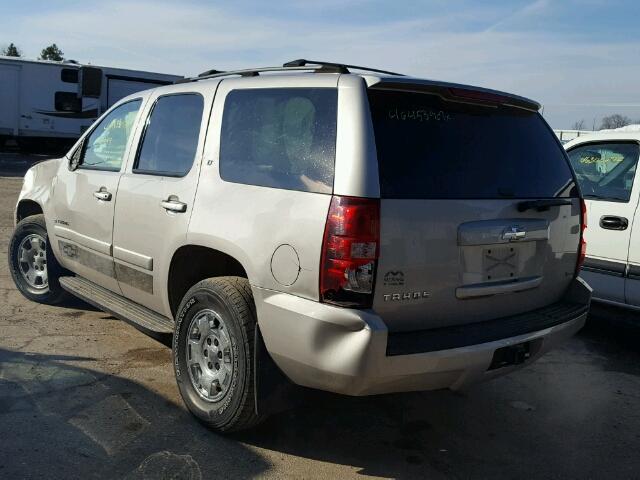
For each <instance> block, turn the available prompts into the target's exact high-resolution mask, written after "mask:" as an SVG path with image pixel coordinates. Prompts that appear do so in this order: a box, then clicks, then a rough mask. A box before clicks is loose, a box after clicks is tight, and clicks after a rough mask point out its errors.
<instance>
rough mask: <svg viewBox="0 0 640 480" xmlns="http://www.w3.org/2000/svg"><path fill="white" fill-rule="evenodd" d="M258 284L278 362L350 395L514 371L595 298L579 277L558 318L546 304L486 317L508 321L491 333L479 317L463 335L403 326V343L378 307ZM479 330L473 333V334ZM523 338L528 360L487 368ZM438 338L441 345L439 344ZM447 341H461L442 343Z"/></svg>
mask: <svg viewBox="0 0 640 480" xmlns="http://www.w3.org/2000/svg"><path fill="white" fill-rule="evenodd" d="M253 291H254V296H255V298H256V305H257V309H258V319H259V324H260V330H261V332H262V335H263V337H264V342H265V345H266V347H267V350H268V351H269V353H270V354H271V356H272V358H273V360H274V361H275V362H276V364H277V365H278V366H279V367H280V369H281V370H282V371H283V372H284V373H285V374H286V375H287V376H288V377H289V378H290V379H291V380H292V381H293V382H294V383H297V384H299V385H303V386H306V387H311V388H317V389H320V390H327V391H331V392H336V393H342V394H346V395H371V394H380V393H390V392H402V391H415V390H435V389H442V388H451V389H459V388H461V387H463V386H465V385H467V384H471V383H475V382H478V381H482V380H486V379H490V378H493V377H496V376H499V375H503V374H505V373H509V372H511V371H513V370H515V369H516V368H519V367H522V366H525V365H527V364H529V363H531V362H533V361H535V360H536V359H537V358H539V357H540V356H541V355H543V354H544V353H545V352H547V351H548V350H550V349H552V348H554V347H555V346H556V345H557V344H559V343H561V342H562V341H563V340H565V339H567V338H569V337H571V336H572V335H573V334H575V333H576V332H577V331H578V330H580V328H582V326H583V325H584V322H585V320H586V316H587V310H588V305H589V302H590V298H591V289H590V288H589V287H588V286H587V285H586V284H585V283H584V282H583V281H581V280H579V279H578V280H576V281H575V282H574V283H573V284H572V286H571V288H570V289H569V291H568V292H567V295H566V298H565V299H563V302H562V305H569V306H573V308H560V309H558V310H557V311H561V312H563V313H562V315H558V316H556V317H554V318H551V317H553V313H552V312H550V310H549V308H550V307H547V308H545V309H540V310H538V311H536V312H529V313H527V314H526V318H525V317H524V316H519V317H520V319H519V321H514V319H517V317H511V318H508V319H499V320H493V321H491V322H486V326H489V323H492V324H494V328H495V326H496V325H497V324H499V323H501V322H502V323H503V324H505V325H507V328H506V329H503V330H500V329H495V332H494V337H493V338H490V337H488V336H487V335H486V334H485V333H484V331H486V329H478V326H479V325H480V324H474V325H470V326H469V330H468V331H467V332H464V331H462V333H461V335H452V332H451V331H449V332H442V331H438V330H431V331H422V332H413V334H402V335H404V336H405V337H406V338H405V339H404V340H403V341H402V342H400V343H398V341H397V339H398V337H397V335H398V334H392V335H389V332H388V330H387V328H386V325H385V324H384V322H383V321H382V319H381V318H380V317H378V316H377V315H375V313H373V312H370V311H360V310H349V309H342V308H337V307H332V306H330V305H326V304H321V303H318V302H314V301H311V300H306V299H303V298H300V297H295V296H292V295H288V294H284V293H279V292H273V291H270V290H263V289H259V288H255V287H254V289H253ZM558 306H560V304H558ZM523 319H524V320H523ZM483 324H485V322H483ZM518 325H519V327H520V328H521V330H518ZM532 328H533V329H534V330H532ZM439 330H443V329H439ZM444 330H447V329H444ZM457 330H459V331H460V330H464V327H457ZM474 331H475V332H476V334H475V336H474V335H471V333H473V332H474ZM519 331H520V332H522V333H518V332H519ZM458 333H460V332H458ZM504 335H508V336H506V337H505V336H504ZM447 336H448V338H447ZM394 337H396V338H395V339H394ZM407 339H410V340H411V341H409V342H407V341H406V340H407ZM420 339H423V341H422V345H423V348H422V349H421V348H420V345H421V340H420ZM461 339H462V340H461ZM465 339H466V340H465ZM452 341H453V343H451V342H452ZM447 342H449V343H447ZM461 342H462V343H461ZM470 342H471V343H470ZM523 342H529V346H530V354H531V355H530V358H529V359H528V360H526V361H525V362H524V363H522V364H520V365H517V366H508V367H502V368H498V369H493V370H490V369H489V368H490V365H491V362H492V359H493V355H494V352H495V351H496V350H497V349H498V348H502V347H507V346H510V345H516V344H519V343H523ZM463 344H464V345H463ZM394 345H395V346H394ZM398 345H400V347H402V346H404V347H407V346H409V350H406V351H408V352H412V353H409V354H404V353H403V351H402V348H400V349H398V348H399V347H398ZM434 345H435V346H438V349H435V350H434V349H433V346H434ZM447 345H449V346H451V345H455V346H454V347H453V348H439V347H442V346H445V347H446V346H447Z"/></svg>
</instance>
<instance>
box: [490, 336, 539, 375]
mask: <svg viewBox="0 0 640 480" xmlns="http://www.w3.org/2000/svg"><path fill="white" fill-rule="evenodd" d="M529 358H531V342H524V343H518V344H516V345H509V346H508V347H502V348H498V349H497V350H496V351H495V352H493V359H492V360H491V365H490V366H489V370H495V369H497V368H503V367H509V366H511V365H520V364H522V363H524V362H526V361H527V360H529Z"/></svg>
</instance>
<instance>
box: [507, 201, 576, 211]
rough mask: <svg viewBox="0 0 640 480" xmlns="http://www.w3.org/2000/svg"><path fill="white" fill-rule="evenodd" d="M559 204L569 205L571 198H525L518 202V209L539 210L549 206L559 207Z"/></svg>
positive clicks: (546, 208)
mask: <svg viewBox="0 0 640 480" xmlns="http://www.w3.org/2000/svg"><path fill="white" fill-rule="evenodd" d="M561 205H571V200H565V199H562V198H550V199H545V200H526V201H524V202H520V203H518V211H519V212H524V211H527V210H531V209H533V208H535V209H536V210H537V211H539V212H544V211H545V210H549V208H550V207H559V206H561Z"/></svg>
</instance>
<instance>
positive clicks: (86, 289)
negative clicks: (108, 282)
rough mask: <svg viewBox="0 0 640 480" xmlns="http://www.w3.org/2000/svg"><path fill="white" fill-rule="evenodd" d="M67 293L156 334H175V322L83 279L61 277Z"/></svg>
mask: <svg viewBox="0 0 640 480" xmlns="http://www.w3.org/2000/svg"><path fill="white" fill-rule="evenodd" d="M60 285H61V286H62V288H64V289H65V290H66V291H67V292H69V293H71V294H72V295H75V296H76V297H78V298H80V299H82V300H84V301H85V302H87V303H89V304H91V305H93V306H94V307H96V308H99V309H100V310H104V311H105V312H107V313H110V314H111V315H113V316H114V317H117V318H119V319H120V320H124V321H125V322H129V323H132V324H134V325H135V326H138V327H140V328H142V329H143V330H147V331H149V332H154V333H162V334H167V333H173V320H171V319H169V318H167V317H165V316H163V315H160V314H159V313H156V312H154V311H153V310H149V309H148V308H147V307H143V306H142V305H138V304H137V303H135V302H132V301H131V300H128V299H126V298H124V297H123V296H122V295H118V294H117V293H113V292H112V291H110V290H107V289H106V288H104V287H101V286H100V285H96V284H95V283H93V282H91V281H89V280H87V279H85V278H82V277H60Z"/></svg>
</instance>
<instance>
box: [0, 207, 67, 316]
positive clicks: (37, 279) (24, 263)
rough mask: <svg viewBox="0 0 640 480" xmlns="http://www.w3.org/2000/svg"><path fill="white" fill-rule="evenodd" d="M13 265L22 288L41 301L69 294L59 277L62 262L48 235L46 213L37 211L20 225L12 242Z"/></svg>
mask: <svg viewBox="0 0 640 480" xmlns="http://www.w3.org/2000/svg"><path fill="white" fill-rule="evenodd" d="M9 269H10V271H11V277H12V278H13V281H14V283H15V284H16V287H18V290H20V292H21V293H22V294H23V295H24V296H25V297H27V298H28V299H29V300H33V301H35V302H39V303H46V304H56V303H60V302H61V301H63V300H64V299H66V298H68V295H69V294H67V292H66V291H65V290H63V289H62V287H61V286H60V283H59V281H58V279H59V278H60V277H61V276H62V275H63V272H64V269H63V268H62V267H61V266H60V265H59V264H58V262H57V260H56V258H55V256H54V255H53V251H52V250H51V246H50V245H49V237H48V236H47V226H46V224H45V221H44V215H41V214H40V215H33V216H31V217H27V218H25V219H23V220H21V221H20V222H19V223H18V225H17V226H16V229H15V231H14V232H13V236H12V237H11V243H10V244H9Z"/></svg>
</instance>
